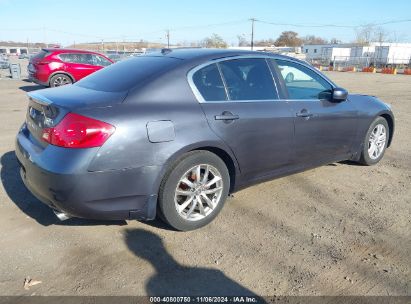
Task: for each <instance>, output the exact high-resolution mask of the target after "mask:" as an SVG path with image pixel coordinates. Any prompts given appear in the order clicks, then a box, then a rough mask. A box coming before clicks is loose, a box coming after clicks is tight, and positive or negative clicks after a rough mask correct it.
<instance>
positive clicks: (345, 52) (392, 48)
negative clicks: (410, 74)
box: [302, 42, 411, 66]
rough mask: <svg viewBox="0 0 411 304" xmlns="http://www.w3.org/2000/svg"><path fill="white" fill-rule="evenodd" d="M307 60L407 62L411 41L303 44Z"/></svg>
mask: <svg viewBox="0 0 411 304" xmlns="http://www.w3.org/2000/svg"><path fill="white" fill-rule="evenodd" d="M302 51H303V53H305V55H306V56H307V60H313V61H315V60H318V61H322V62H327V63H329V62H334V63H343V62H345V63H349V64H353V65H366V66H368V65H370V64H374V65H385V64H409V63H410V60H411V43H379V42H372V43H370V44H369V45H367V46H361V45H356V44H312V45H303V46H302Z"/></svg>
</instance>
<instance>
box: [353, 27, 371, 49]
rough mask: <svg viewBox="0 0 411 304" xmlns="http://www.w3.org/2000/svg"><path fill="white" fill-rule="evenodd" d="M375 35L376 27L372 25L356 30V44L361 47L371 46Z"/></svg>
mask: <svg viewBox="0 0 411 304" xmlns="http://www.w3.org/2000/svg"><path fill="white" fill-rule="evenodd" d="M373 33H374V26H372V25H371V24H367V25H363V26H361V27H359V28H357V29H356V30H355V34H356V40H355V42H356V43H358V44H361V45H369V44H370V42H371V38H372V36H373Z"/></svg>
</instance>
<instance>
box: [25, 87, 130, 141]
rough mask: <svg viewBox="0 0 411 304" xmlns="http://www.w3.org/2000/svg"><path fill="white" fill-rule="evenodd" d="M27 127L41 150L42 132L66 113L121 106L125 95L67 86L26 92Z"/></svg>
mask: <svg viewBox="0 0 411 304" xmlns="http://www.w3.org/2000/svg"><path fill="white" fill-rule="evenodd" d="M28 96H29V104H28V108H27V114H26V125H27V129H28V131H29V133H30V136H32V137H33V138H35V140H36V141H37V142H38V144H39V145H40V146H42V147H45V146H47V143H46V142H44V141H43V140H42V136H43V130H44V129H46V128H50V127H54V126H56V125H57V124H58V123H59V122H60V121H61V120H62V119H63V118H64V116H66V115H67V113H69V112H74V113H76V112H79V111H80V110H82V109H85V108H93V107H110V106H113V105H115V104H118V103H121V102H122V101H123V100H124V98H125V97H126V96H127V92H101V91H95V90H91V89H86V88H81V87H77V86H72V85H67V86H62V87H58V88H53V89H44V90H39V91H36V92H30V93H28Z"/></svg>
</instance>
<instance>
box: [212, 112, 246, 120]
mask: <svg viewBox="0 0 411 304" xmlns="http://www.w3.org/2000/svg"><path fill="white" fill-rule="evenodd" d="M239 118H240V116H238V115H235V114H232V113H230V112H223V113H222V114H221V115H216V116H214V119H215V120H235V119H239Z"/></svg>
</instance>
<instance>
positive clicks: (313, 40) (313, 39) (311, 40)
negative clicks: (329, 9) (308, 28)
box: [303, 35, 327, 44]
mask: <svg viewBox="0 0 411 304" xmlns="http://www.w3.org/2000/svg"><path fill="white" fill-rule="evenodd" d="M303 43H304V44H326V43H327V40H326V39H323V38H321V37H317V36H314V35H307V36H305V37H304V38H303Z"/></svg>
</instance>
